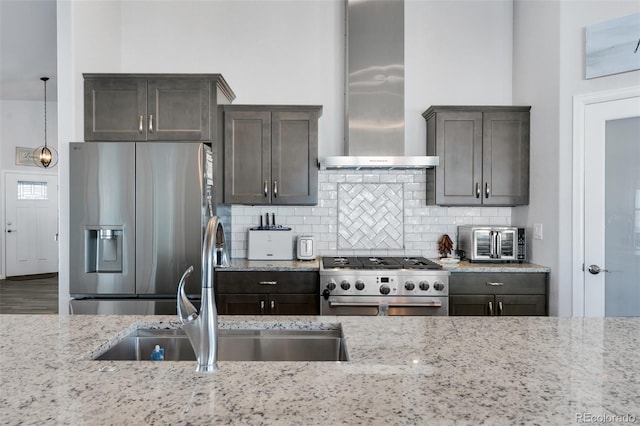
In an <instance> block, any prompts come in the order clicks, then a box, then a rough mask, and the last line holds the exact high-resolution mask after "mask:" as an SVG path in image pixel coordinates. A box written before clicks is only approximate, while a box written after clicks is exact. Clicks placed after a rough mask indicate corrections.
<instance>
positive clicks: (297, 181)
mask: <svg viewBox="0 0 640 426" xmlns="http://www.w3.org/2000/svg"><path fill="white" fill-rule="evenodd" d="M321 114H322V107H321V106H282V105H227V106H225V107H224V135H225V136H224V202H225V203H227V204H250V205H264V204H272V205H290V204H293V205H314V204H317V203H318V119H319V117H320V116H321Z"/></svg>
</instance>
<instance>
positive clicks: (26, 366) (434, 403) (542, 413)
mask: <svg viewBox="0 0 640 426" xmlns="http://www.w3.org/2000/svg"><path fill="white" fill-rule="evenodd" d="M174 320H175V317H161V316H159V317H156V316H150V317H143V316H104V315H103V316H87V315H79V316H53V315H52V316H46V315H42V316H40V315H15V316H10V315H0V389H1V393H0V423H2V424H38V425H46V424H71V425H82V424H91V425H103V424H161V425H164V424H171V425H176V424H216V425H219V424H240V425H290V424H296V425H337V424H348V425H352V424H365V425H388V424H394V425H398V424H399V425H415V424H459V425H467V424H468V425H478V424H490V425H513V424H544V425H550V424H551V425H569V424H576V423H580V422H581V421H583V422H586V421H589V420H588V419H591V422H593V421H594V420H593V419H596V420H597V419H602V420H603V421H606V422H607V423H612V422H616V421H617V422H622V420H621V419H627V421H629V420H634V421H636V422H640V363H638V352H637V350H638V347H640V318H628V319H614V318H606V319H596V318H573V319H572V318H556V317H503V318H481V317H226V316H222V317H220V325H221V327H223V328H224V327H238V326H241V323H242V322H244V321H252V322H266V324H265V326H268V327H274V326H278V327H281V326H288V325H287V324H289V325H291V326H302V327H305V326H308V325H309V324H315V323H323V324H335V323H341V324H342V328H343V330H344V334H345V338H346V343H347V348H348V351H349V355H350V357H351V359H350V361H349V362H219V367H220V369H219V371H218V372H217V373H216V374H213V375H202V374H197V373H195V371H194V369H195V362H169V361H163V362H128V361H91V360H88V359H87V357H88V356H89V355H90V354H92V353H95V351H96V349H97V348H99V347H101V346H104V345H106V344H107V342H109V341H110V340H113V339H115V338H117V336H121V335H123V333H124V332H125V331H126V330H131V329H134V328H137V327H138V326H139V325H150V324H151V325H156V326H163V325H167V324H168V323H170V322H172V321H174ZM283 324H284V325H283ZM169 325H170V324H169ZM103 367H115V369H114V371H105V372H101V369H102V370H108V369H105V368H103ZM598 416H600V417H598ZM602 416H606V417H602ZM616 416H619V417H616ZM624 416H626V417H624ZM607 420H608V421H607Z"/></svg>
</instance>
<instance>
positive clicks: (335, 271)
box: [320, 257, 449, 316]
mask: <svg viewBox="0 0 640 426" xmlns="http://www.w3.org/2000/svg"><path fill="white" fill-rule="evenodd" d="M320 314H321V315H423V316H426V315H449V271H447V270H444V269H443V268H442V266H441V265H439V264H438V263H436V262H433V261H431V260H428V259H425V258H424V257H323V258H322V261H321V264H320Z"/></svg>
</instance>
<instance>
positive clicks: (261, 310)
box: [260, 300, 264, 314]
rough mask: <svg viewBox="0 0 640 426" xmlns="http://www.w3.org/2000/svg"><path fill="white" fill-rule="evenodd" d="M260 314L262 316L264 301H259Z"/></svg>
mask: <svg viewBox="0 0 640 426" xmlns="http://www.w3.org/2000/svg"><path fill="white" fill-rule="evenodd" d="M260 313H261V314H264V300H261V301H260Z"/></svg>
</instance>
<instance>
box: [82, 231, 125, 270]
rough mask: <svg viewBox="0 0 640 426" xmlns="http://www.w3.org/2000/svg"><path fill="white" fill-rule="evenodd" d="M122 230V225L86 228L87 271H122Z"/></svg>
mask: <svg viewBox="0 0 640 426" xmlns="http://www.w3.org/2000/svg"><path fill="white" fill-rule="evenodd" d="M122 231H123V230H122V227H111V228H96V229H86V230H85V237H86V240H85V241H86V244H85V272H112V273H114V272H115V273H118V272H120V273H121V272H122V237H123V235H122Z"/></svg>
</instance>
